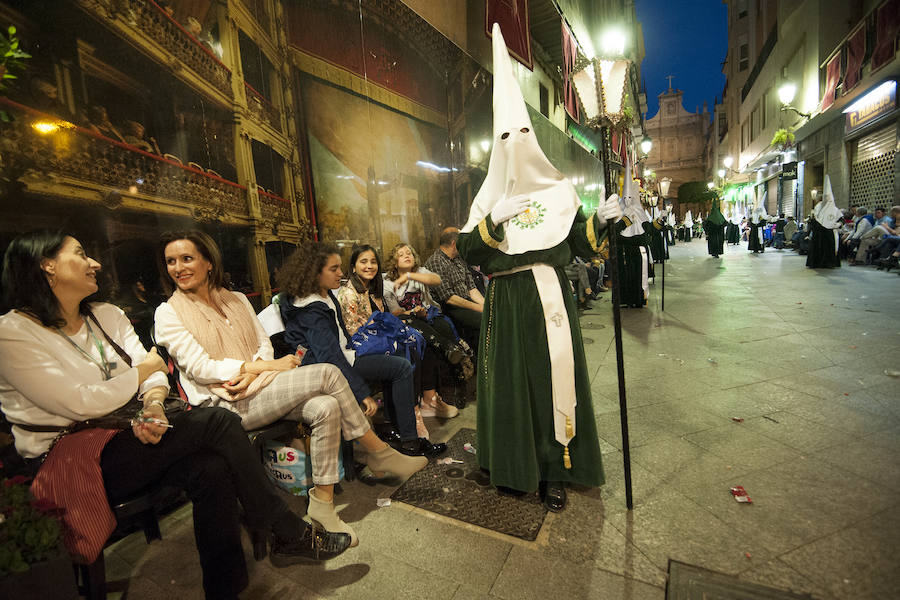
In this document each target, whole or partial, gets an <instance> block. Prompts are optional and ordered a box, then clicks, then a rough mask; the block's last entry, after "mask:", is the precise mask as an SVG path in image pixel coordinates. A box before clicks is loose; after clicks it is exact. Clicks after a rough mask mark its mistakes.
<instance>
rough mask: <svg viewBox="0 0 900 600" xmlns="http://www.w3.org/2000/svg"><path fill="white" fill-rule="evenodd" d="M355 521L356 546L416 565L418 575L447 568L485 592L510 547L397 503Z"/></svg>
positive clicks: (440, 573) (439, 573) (445, 571)
mask: <svg viewBox="0 0 900 600" xmlns="http://www.w3.org/2000/svg"><path fill="white" fill-rule="evenodd" d="M373 505H374V502H373ZM361 525H362V527H359V528H357V533H358V534H359V536H360V548H363V547H365V549H366V550H367V551H369V552H371V553H374V554H378V555H380V556H385V557H391V558H392V559H393V560H399V561H401V562H403V563H404V564H407V565H409V566H410V567H411V568H415V569H418V571H419V572H420V573H421V574H422V576H426V577H430V576H431V575H432V574H433V575H435V576H443V577H448V576H449V574H451V573H452V574H453V575H452V576H453V578H454V580H456V581H460V582H461V581H465V582H466V583H467V585H469V586H470V587H474V588H477V589H481V590H482V591H485V592H487V591H488V590H489V589H490V587H491V585H492V584H493V581H494V579H495V578H496V576H497V573H499V572H500V569H501V568H502V566H503V563H504V561H505V560H506V555H507V554H508V553H509V548H510V543H509V542H506V541H502V540H499V539H496V538H494V537H490V536H486V535H485V534H484V533H482V532H480V531H474V530H470V529H467V528H466V527H464V526H460V525H457V524H456V522H448V521H447V520H444V519H437V518H432V517H431V516H426V515H423V514H419V513H417V512H413V511H412V510H411V509H410V507H408V506H406V505H404V504H399V503H398V504H392V505H391V506H389V507H386V508H381V509H378V510H377V511H374V512H371V513H370V514H369V515H367V516H366V518H365V520H364V521H363V522H362V523H361ZM363 545H364V546H363ZM452 549H457V550H459V549H465V550H464V551H457V550H452ZM352 552H353V549H351V550H349V551H348V553H351V554H352Z"/></svg>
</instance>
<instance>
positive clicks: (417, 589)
mask: <svg viewBox="0 0 900 600" xmlns="http://www.w3.org/2000/svg"><path fill="white" fill-rule="evenodd" d="M401 541H403V540H402V539H398V542H401ZM434 544H435V546H434V551H433V552H432V553H430V554H429V557H430V558H431V560H432V562H433V563H434V565H435V568H436V570H441V573H442V574H441V575H435V574H433V573H428V572H426V571H423V570H422V569H420V568H419V567H415V566H413V565H410V564H408V563H406V562H404V561H402V560H400V559H399V558H397V557H395V556H392V555H390V554H388V553H386V552H383V551H380V550H375V549H372V548H367V547H365V546H363V544H362V543H360V545H359V546H358V547H356V548H351V549H349V550H347V551H346V552H344V553H343V554H341V555H340V556H338V557H337V558H334V559H332V560H330V561H328V562H327V563H324V564H319V565H305V564H300V565H293V566H290V567H285V568H283V569H279V572H280V573H282V574H283V575H284V577H286V578H288V579H290V580H292V581H294V582H295V583H297V584H299V585H301V586H303V587H304V588H308V589H311V590H312V591H313V592H315V593H317V594H319V595H321V596H324V597H327V598H340V599H348V600H356V599H358V600H371V599H372V598H391V599H392V600H393V599H395V598H396V599H398V600H422V599H423V598H451V597H452V596H453V594H454V593H456V588H457V587H459V582H458V581H457V580H456V575H455V574H454V573H452V571H450V570H449V569H446V568H445V569H439V566H440V563H441V561H442V560H443V559H444V558H445V557H446V556H447V555H449V554H452V553H453V552H454V551H458V549H457V548H455V547H451V546H446V547H445V546H443V545H442V544H441V540H439V539H436V540H434ZM451 548H453V550H451ZM438 550H440V552H438Z"/></svg>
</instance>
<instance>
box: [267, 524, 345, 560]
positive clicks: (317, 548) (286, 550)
mask: <svg viewBox="0 0 900 600" xmlns="http://www.w3.org/2000/svg"><path fill="white" fill-rule="evenodd" d="M349 547H350V536H349V535H347V534H346V533H329V532H327V531H322V530H320V529H316V528H315V527H313V526H312V525H307V526H306V529H305V530H304V531H303V533H302V534H301V536H300V537H299V538H294V539H281V538H278V537H276V538H275V539H274V541H273V542H272V551H271V552H270V554H269V556H270V560H271V562H272V566H273V567H287V566H290V565H295V564H297V563H302V562H321V561H323V560H328V559H330V558H334V557H335V556H338V555H339V554H341V553H342V552H343V551H344V550H346V549H347V548H349Z"/></svg>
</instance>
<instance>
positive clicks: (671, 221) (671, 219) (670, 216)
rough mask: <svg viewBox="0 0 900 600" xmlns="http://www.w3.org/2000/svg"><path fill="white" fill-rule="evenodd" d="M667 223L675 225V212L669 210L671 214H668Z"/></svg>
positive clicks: (671, 225)
mask: <svg viewBox="0 0 900 600" xmlns="http://www.w3.org/2000/svg"><path fill="white" fill-rule="evenodd" d="M666 225H668V226H669V227H675V213H674V212H672V211H669V214H667V215H666Z"/></svg>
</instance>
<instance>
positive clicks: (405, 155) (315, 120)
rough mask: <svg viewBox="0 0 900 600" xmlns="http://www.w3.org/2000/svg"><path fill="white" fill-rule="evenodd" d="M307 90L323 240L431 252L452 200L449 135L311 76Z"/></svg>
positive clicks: (305, 98)
mask: <svg viewBox="0 0 900 600" xmlns="http://www.w3.org/2000/svg"><path fill="white" fill-rule="evenodd" d="M301 89H302V94H303V106H304V107H305V111H306V123H307V135H308V140H309V154H310V163H311V167H312V169H311V170H312V173H313V186H314V189H315V196H316V206H317V212H318V216H319V230H320V233H321V237H322V239H324V240H329V241H338V242H346V243H347V244H348V245H351V244H352V243H357V242H358V243H370V244H373V245H375V246H378V247H380V248H382V249H384V250H385V251H387V250H390V248H392V247H393V245H394V244H396V243H398V242H401V241H405V242H409V243H411V244H413V245H414V246H415V247H416V248H417V249H419V250H420V251H424V250H425V249H426V248H431V247H432V246H433V244H432V241H431V240H432V238H433V237H434V233H435V231H436V228H437V227H439V226H441V225H440V224H442V223H444V222H446V218H445V215H443V214H442V207H446V206H448V205H449V204H450V199H451V194H452V190H451V179H450V174H451V168H450V167H449V155H448V152H447V145H448V144H447V131H446V130H444V129H441V128H439V127H436V126H434V125H430V124H427V123H423V122H421V121H417V120H415V119H412V118H410V117H408V116H405V115H403V114H401V113H398V112H395V111H393V110H390V109H387V108H385V107H383V106H380V105H378V104H376V103H374V102H371V101H367V100H365V99H363V98H360V97H358V96H356V95H353V94H351V93H348V92H346V91H344V90H341V89H339V88H336V87H333V86H331V85H328V84H326V83H324V82H321V81H319V80H317V79H313V78H312V77H305V78H304V79H303V81H302V84H301Z"/></svg>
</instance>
